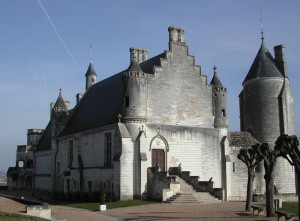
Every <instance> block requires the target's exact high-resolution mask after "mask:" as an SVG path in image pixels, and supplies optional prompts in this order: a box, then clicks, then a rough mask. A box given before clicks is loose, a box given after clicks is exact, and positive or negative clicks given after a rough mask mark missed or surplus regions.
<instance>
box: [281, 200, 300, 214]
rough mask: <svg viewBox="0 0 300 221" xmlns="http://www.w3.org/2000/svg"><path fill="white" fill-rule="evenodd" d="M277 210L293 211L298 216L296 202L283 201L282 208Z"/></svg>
mask: <svg viewBox="0 0 300 221" xmlns="http://www.w3.org/2000/svg"><path fill="white" fill-rule="evenodd" d="M279 210H285V211H288V212H291V213H295V214H296V215H297V216H298V203H297V202H283V203H282V208H281V209H279Z"/></svg>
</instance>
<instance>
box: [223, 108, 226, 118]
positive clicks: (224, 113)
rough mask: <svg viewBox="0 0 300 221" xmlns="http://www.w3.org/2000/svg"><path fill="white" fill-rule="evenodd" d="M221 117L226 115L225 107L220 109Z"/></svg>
mask: <svg viewBox="0 0 300 221" xmlns="http://www.w3.org/2000/svg"><path fill="white" fill-rule="evenodd" d="M222 117H226V112H225V109H222Z"/></svg>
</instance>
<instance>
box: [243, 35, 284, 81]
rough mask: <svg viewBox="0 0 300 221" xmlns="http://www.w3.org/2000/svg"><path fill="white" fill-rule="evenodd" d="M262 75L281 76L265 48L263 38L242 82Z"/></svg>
mask: <svg viewBox="0 0 300 221" xmlns="http://www.w3.org/2000/svg"><path fill="white" fill-rule="evenodd" d="M263 77H280V78H282V77H283V75H282V74H281V72H280V71H279V69H278V68H277V66H276V64H275V61H274V58H273V57H272V55H271V53H270V52H269V50H268V49H267V48H266V46H265V43H264V40H262V44H261V46H260V49H259V51H258V53H257V55H256V57H255V59H254V61H253V63H252V66H251V68H250V70H249V72H248V74H247V76H246V78H245V80H244V82H246V81H248V80H251V79H255V78H263ZM244 82H243V83H244Z"/></svg>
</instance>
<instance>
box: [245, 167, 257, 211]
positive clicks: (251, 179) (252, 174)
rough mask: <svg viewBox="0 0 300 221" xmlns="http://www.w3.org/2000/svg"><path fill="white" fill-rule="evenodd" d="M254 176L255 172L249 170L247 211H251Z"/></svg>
mask: <svg viewBox="0 0 300 221" xmlns="http://www.w3.org/2000/svg"><path fill="white" fill-rule="evenodd" d="M254 176H255V172H254V171H253V170H250V169H248V183H247V201H246V208H245V211H251V204H252V195H253V181H254Z"/></svg>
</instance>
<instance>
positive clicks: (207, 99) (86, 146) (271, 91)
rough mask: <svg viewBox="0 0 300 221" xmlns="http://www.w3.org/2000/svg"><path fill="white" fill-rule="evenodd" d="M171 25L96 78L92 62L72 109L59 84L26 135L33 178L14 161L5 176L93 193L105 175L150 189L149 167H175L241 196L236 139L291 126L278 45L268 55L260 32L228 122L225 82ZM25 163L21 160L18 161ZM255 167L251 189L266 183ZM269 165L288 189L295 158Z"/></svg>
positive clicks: (121, 185)
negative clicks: (122, 64)
mask: <svg viewBox="0 0 300 221" xmlns="http://www.w3.org/2000/svg"><path fill="white" fill-rule="evenodd" d="M168 31H169V48H168V50H166V51H164V52H163V53H161V54H159V55H157V56H155V57H152V58H150V59H147V51H146V50H145V49H141V48H131V49H130V61H131V62H130V64H129V67H128V68H127V69H125V70H123V71H120V72H119V73H117V74H115V75H113V76H111V77H109V78H107V79H105V80H103V81H100V82H96V77H97V75H96V72H95V70H94V68H93V64H92V62H91V63H90V65H89V68H88V70H87V73H86V75H85V77H86V91H85V92H84V93H79V94H77V95H76V97H77V104H76V105H75V107H74V108H73V109H70V108H69V107H68V105H69V104H68V102H67V101H65V100H64V99H63V97H62V93H61V92H60V93H59V96H58V98H57V101H56V102H55V103H53V104H52V105H51V118H50V121H49V124H48V125H47V127H46V128H45V130H42V131H39V134H40V136H39V139H38V140H37V142H35V143H32V144H30V145H31V146H32V148H31V149H30V148H29V149H30V150H31V151H32V153H34V156H35V157H34V163H33V165H34V173H33V174H34V175H31V176H32V177H31V178H30V180H31V186H30V185H29V184H26V182H25V180H26V177H24V179H22V180H21V179H20V175H18V172H16V171H18V170H20V167H19V166H18V165H17V166H16V167H14V168H10V169H9V171H11V172H12V171H15V174H17V175H15V176H14V178H13V177H12V176H10V173H8V175H9V177H10V182H9V183H10V184H11V185H10V186H11V187H15V188H20V187H22V188H23V187H25V186H26V187H27V188H35V189H41V190H47V191H49V192H52V193H53V194H57V195H68V194H70V195H72V194H73V195H74V194H79V195H80V194H88V195H90V196H91V195H93V193H95V192H98V191H99V186H100V182H104V183H105V186H106V190H107V193H108V194H110V195H111V196H113V197H114V198H115V199H120V200H125V199H132V198H147V197H148V198H157V197H155V194H156V195H159V197H161V191H162V189H160V188H158V187H157V188H156V193H155V191H154V192H153V191H152V190H153V189H155V187H153V186H149V183H153V182H152V181H153V180H149V179H151V176H149V171H150V170H151V168H152V171H154V170H153V169H155V170H157V171H159V173H160V174H162V175H161V176H160V177H161V178H162V180H163V179H165V180H168V175H169V172H170V170H171V169H174V168H177V169H178V168H180V171H185V172H188V174H189V177H190V179H194V178H195V177H197V180H199V181H201V182H202V183H206V184H207V183H210V184H213V188H214V189H216V190H221V192H222V199H224V200H244V199H245V198H246V185H247V168H246V167H245V165H243V163H242V162H241V161H239V160H238V159H237V154H238V151H239V149H240V148H243V147H249V146H251V145H253V144H255V143H258V142H268V143H270V144H271V145H274V142H275V140H276V138H277V137H278V136H279V135H280V134H282V133H287V134H295V121H294V110H293V109H294V107H293V97H292V94H291V91H290V87H289V79H288V75H287V70H286V62H285V51H284V46H282V45H280V46H276V47H275V58H273V57H272V55H271V54H270V52H269V51H268V49H267V48H266V46H265V43H264V40H263V41H262V45H261V48H260V49H259V51H258V54H257V56H256V58H255V59H254V62H253V64H252V66H251V68H250V70H249V73H248V75H247V76H246V78H245V80H244V82H243V90H242V92H241V94H240V96H239V99H240V113H241V114H240V115H241V131H240V132H229V131H228V122H227V114H228V113H227V98H226V97H227V89H226V87H224V86H223V85H222V83H221V81H220V79H219V77H218V73H217V68H216V67H214V68H213V78H212V79H211V81H209V80H208V77H207V76H206V75H204V74H203V73H202V72H201V66H198V65H196V64H195V58H194V56H191V55H189V54H188V45H187V44H186V43H185V41H184V30H183V29H180V28H176V27H170V28H169V29H168ZM209 82H210V83H209ZM29 149H28V150H29ZM26 153H28V152H26ZM22 160H23V161H24V159H21V158H18V157H17V162H19V161H22ZM27 166H28V164H27V161H24V168H22V169H23V170H26V168H27ZM256 173H257V176H256V177H257V178H256V180H255V185H254V187H255V190H254V191H255V192H256V193H264V180H263V168H261V169H257V172H256ZM275 173H276V174H275V176H276V177H280V178H278V179H276V178H275V182H276V187H277V189H278V190H279V193H280V194H287V195H288V194H294V193H295V175H294V171H293V168H292V167H291V166H290V165H289V164H288V163H287V162H285V161H284V160H282V161H280V160H279V162H278V164H277V169H276V172H275ZM11 174H13V173H11ZM28 176H29V175H28ZM27 179H29V178H27ZM22 182H23V184H24V183H25V185H23V184H22V185H21V184H20V183H22ZM166 183H167V184H168V182H166ZM199 183H200V182H199ZM206 184H205V185H206ZM164 188H168V185H167V186H165V187H164ZM150 189H151V191H150ZM159 197H158V198H159Z"/></svg>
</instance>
